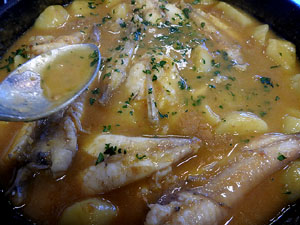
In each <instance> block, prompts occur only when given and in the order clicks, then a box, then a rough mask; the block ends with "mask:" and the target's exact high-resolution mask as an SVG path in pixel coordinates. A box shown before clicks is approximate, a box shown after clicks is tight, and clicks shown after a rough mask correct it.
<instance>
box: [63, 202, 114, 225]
mask: <svg viewBox="0 0 300 225" xmlns="http://www.w3.org/2000/svg"><path fill="white" fill-rule="evenodd" d="M117 214H118V210H117V208H116V207H115V206H114V205H113V204H112V203H111V202H109V201H107V200H103V199H102V200H100V199H97V198H91V199H87V200H83V201H81V202H76V203H75V204H73V205H71V206H70V207H68V208H66V209H65V211H64V212H63V214H62V216H61V218H60V221H59V224H60V225H82V224H85V225H92V224H93V225H107V224H110V223H111V222H112V221H113V219H114V218H115V217H116V216H117Z"/></svg>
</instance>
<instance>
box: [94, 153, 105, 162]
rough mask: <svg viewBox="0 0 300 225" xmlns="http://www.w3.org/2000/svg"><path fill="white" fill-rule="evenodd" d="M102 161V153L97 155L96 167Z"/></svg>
mask: <svg viewBox="0 0 300 225" xmlns="http://www.w3.org/2000/svg"><path fill="white" fill-rule="evenodd" d="M103 161H104V155H103V153H102V152H100V153H99V155H98V158H97V161H96V165H98V164H99V163H101V162H103Z"/></svg>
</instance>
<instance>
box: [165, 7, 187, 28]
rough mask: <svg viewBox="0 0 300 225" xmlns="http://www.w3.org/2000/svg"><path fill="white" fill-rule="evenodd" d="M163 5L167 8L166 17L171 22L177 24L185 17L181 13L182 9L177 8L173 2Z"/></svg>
mask: <svg viewBox="0 0 300 225" xmlns="http://www.w3.org/2000/svg"><path fill="white" fill-rule="evenodd" d="M165 7H166V9H167V10H166V15H167V18H168V20H169V21H170V22H171V23H174V24H178V23H179V22H181V21H182V20H183V19H184V18H185V17H184V15H183V14H182V11H181V10H180V9H179V8H177V7H176V6H175V5H174V4H166V6H165Z"/></svg>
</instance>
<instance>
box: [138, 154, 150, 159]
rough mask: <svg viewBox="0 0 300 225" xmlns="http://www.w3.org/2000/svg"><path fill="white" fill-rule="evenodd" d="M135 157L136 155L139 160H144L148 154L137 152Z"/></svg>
mask: <svg viewBox="0 0 300 225" xmlns="http://www.w3.org/2000/svg"><path fill="white" fill-rule="evenodd" d="M135 157H136V158H137V159H138V160H142V159H144V158H146V157H147V156H146V155H142V156H139V154H136V155H135Z"/></svg>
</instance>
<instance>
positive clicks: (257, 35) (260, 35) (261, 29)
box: [252, 24, 269, 45]
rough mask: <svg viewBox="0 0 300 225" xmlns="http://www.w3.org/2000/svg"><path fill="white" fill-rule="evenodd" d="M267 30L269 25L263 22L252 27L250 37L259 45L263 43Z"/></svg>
mask: <svg viewBox="0 0 300 225" xmlns="http://www.w3.org/2000/svg"><path fill="white" fill-rule="evenodd" d="M268 31H269V25H267V24H264V25H260V26H257V27H255V28H254V31H253V34H252V37H253V38H254V39H255V40H256V41H258V43H260V44H261V45H264V44H265V41H266V36H267V33H268Z"/></svg>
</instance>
